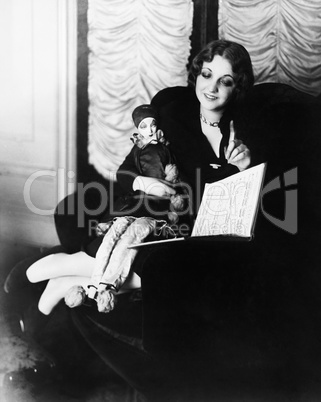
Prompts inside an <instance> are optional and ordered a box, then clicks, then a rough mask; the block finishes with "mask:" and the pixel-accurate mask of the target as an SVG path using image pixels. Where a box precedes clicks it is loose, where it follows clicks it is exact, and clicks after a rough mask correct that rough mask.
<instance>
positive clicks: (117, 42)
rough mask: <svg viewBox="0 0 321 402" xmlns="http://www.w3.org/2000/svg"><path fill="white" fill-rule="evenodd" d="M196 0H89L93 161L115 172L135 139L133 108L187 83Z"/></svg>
mask: <svg viewBox="0 0 321 402" xmlns="http://www.w3.org/2000/svg"><path fill="white" fill-rule="evenodd" d="M192 22H193V2H192V1H191V0H89V1H88V46H89V82H88V96H89V127H88V134H89V140H88V153H89V163H90V164H92V165H94V167H95V168H96V170H97V171H98V172H100V173H101V174H102V175H103V176H104V177H106V178H107V179H110V180H115V173H116V170H117V168H118V167H119V165H120V164H121V163H122V161H123V160H124V157H125V156H126V155H127V153H128V152H129V150H130V148H131V146H132V143H131V141H130V136H131V135H132V133H133V132H134V124H133V122H132V118H131V113H132V111H133V110H134V108H135V107H136V106H138V105H140V104H142V103H149V102H150V100H151V98H152V97H153V96H154V95H155V94H156V93H157V92H158V91H159V90H161V89H163V88H165V87H168V86H176V85H180V86H186V85H187V70H186V65H187V62H188V57H189V55H190V49H191V44H190V35H191V32H192Z"/></svg>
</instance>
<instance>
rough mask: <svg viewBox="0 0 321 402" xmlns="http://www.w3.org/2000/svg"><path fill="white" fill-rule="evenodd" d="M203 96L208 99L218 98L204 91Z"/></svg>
mask: <svg viewBox="0 0 321 402" xmlns="http://www.w3.org/2000/svg"><path fill="white" fill-rule="evenodd" d="M204 96H205V98H206V99H208V100H216V99H218V98H217V96H214V95H210V94H206V93H205V94H204Z"/></svg>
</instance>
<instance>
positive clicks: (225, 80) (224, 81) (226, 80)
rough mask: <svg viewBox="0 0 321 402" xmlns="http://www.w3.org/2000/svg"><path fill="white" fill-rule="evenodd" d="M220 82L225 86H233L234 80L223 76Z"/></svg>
mask: <svg viewBox="0 0 321 402" xmlns="http://www.w3.org/2000/svg"><path fill="white" fill-rule="evenodd" d="M220 84H222V85H224V86H225V87H231V86H232V85H233V81H232V80H231V79H229V78H221V79H220Z"/></svg>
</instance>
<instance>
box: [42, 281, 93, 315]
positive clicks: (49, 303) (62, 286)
mask: <svg viewBox="0 0 321 402" xmlns="http://www.w3.org/2000/svg"><path fill="white" fill-rule="evenodd" d="M89 282H90V277H84V276H62V277H60V278H53V279H50V280H49V282H48V284H47V286H46V288H45V290H44V291H43V293H42V295H41V297H40V300H39V304H38V308H39V310H40V311H41V312H42V313H43V314H45V315H48V314H50V313H51V311H52V309H53V308H54V307H55V306H56V305H57V304H58V303H59V302H60V300H62V299H63V298H64V297H65V295H66V294H67V292H68V291H69V289H70V288H71V287H73V286H76V285H78V286H82V287H83V288H84V289H85V288H86V287H87V286H88V284H89Z"/></svg>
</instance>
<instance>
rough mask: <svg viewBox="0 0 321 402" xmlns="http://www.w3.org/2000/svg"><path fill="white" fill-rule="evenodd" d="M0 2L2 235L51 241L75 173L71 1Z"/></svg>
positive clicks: (3, 237) (45, 243) (73, 10)
mask: <svg viewBox="0 0 321 402" xmlns="http://www.w3.org/2000/svg"><path fill="white" fill-rule="evenodd" d="M0 7H1V14H0V44H1V49H2V51H3V55H5V57H3V58H2V61H1V64H0V87H1V92H0V188H1V192H0V208H1V209H0V222H1V224H0V239H1V240H2V241H3V240H5V241H12V242H23V243H26V244H31V245H40V246H50V245H54V244H57V243H58V238H57V235H56V231H55V227H54V223H53V210H54V208H55V206H56V204H57V202H58V201H59V200H60V199H61V198H63V197H64V196H65V195H66V194H67V192H68V190H69V191H70V190H71V189H72V184H73V183H72V181H73V180H74V178H75V173H76V172H75V118H76V102H75V99H76V97H75V90H76V81H75V78H76V35H75V33H76V22H77V19H76V17H77V15H76V2H75V1H73V0H70V1H68V2H65V1H62V0H48V1H46V2H44V1H40V0H12V1H10V2H8V1H6V0H1V2H0ZM68 174H69V177H68ZM69 182H71V183H69Z"/></svg>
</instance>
